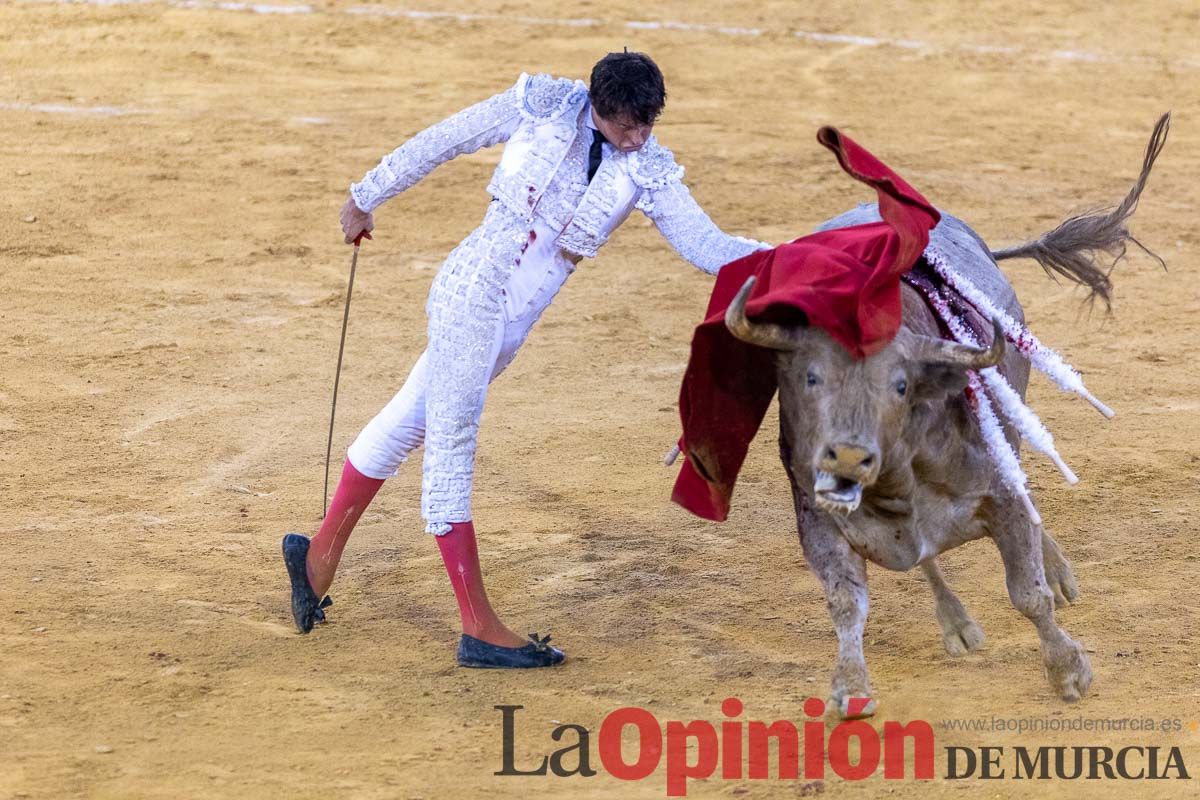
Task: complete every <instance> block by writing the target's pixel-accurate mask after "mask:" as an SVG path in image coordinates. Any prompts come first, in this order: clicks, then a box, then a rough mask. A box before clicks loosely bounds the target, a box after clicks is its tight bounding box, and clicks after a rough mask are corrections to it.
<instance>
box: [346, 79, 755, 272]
mask: <svg viewBox="0 0 1200 800" xmlns="http://www.w3.org/2000/svg"><path fill="white" fill-rule="evenodd" d="M589 107H590V106H589V104H588V92H587V87H586V86H585V85H584V84H583V82H582V81H571V80H568V79H565V78H553V77H551V76H549V75H534V76H529V75H527V74H524V73H522V74H521V77H520V78H519V79H518V80H517V82H516V84H514V85H513V86H512V87H511V88H510V89H508V90H507V91H505V92H501V93H500V94H497V95H495V96H494V97H491V98H489V99H487V100H484V101H483V102H481V103H477V104H475V105H473V106H471V107H470V108H467V109H465V110H464V111H461V112H459V113H458V114H455V115H454V116H452V117H450V118H449V119H447V120H445V121H443V122H440V123H438V124H436V125H434V126H432V127H430V128H427V129H425V130H423V131H421V132H420V133H418V134H417V135H416V136H414V137H413V138H412V139H410V140H408V141H407V142H405V143H404V144H402V145H401V146H400V147H398V148H396V150H394V151H393V152H392V153H390V154H388V155H387V156H385V157H384V158H383V160H382V161H381V162H380V163H379V165H378V166H377V167H375V168H374V169H372V170H371V171H370V172H368V173H367V174H366V175H365V176H364V177H363V180H362V181H361V182H360V183H356V184H354V185H353V186H352V187H351V190H350V191H351V195H352V196H353V198H354V202H355V204H356V205H357V206H358V207H359V208H360V209H362V210H363V211H373V210H374V209H375V208H376V207H377V206H379V205H380V204H381V203H383V202H384V201H385V200H388V199H390V198H392V197H395V196H396V195H398V194H400V193H401V192H403V191H404V190H405V189H408V188H409V187H411V186H413V185H414V184H416V183H417V182H418V181H420V180H421V179H422V178H423V177H425V176H426V175H428V174H429V173H430V172H431V171H433V169H434V168H435V167H437V166H438V165H439V164H443V163H445V162H446V161H449V160H450V159H452V158H454V157H455V156H460V155H464V154H466V153H473V152H475V151H477V150H480V149H482V148H484V147H490V146H492V145H496V144H500V143H501V142H507V144H506V146H505V148H504V155H503V156H502V158H501V160H500V164H499V165H498V166H497V167H496V171H495V173H494V174H493V176H492V180H491V182H490V183H489V184H488V187H487V188H488V191H489V192H490V193H491V194H492V196H493V197H494V198H496V199H497V200H498V201H499V202H501V203H503V204H504V205H505V206H506V207H507V208H508V209H509V210H511V211H512V212H513V213H514V214H516V215H517V217H518V218H520V219H522V220H524V221H526V222H532V221H533V220H534V219H535V218H537V219H539V220H541V221H542V222H543V223H545V224H546V225H547V226H549V227H550V228H551V229H552V230H553V231H554V232H555V234H556V236H557V239H556V244H557V245H558V246H559V247H560V248H562V249H563V250H565V251H567V252H570V253H574V254H576V255H579V256H584V257H592V256H595V255H596V251H597V250H599V248H600V247H601V246H602V245H603V244H604V243H605V242H606V241H607V240H608V237H609V236H610V235H611V234H612V232H613V231H614V230H615V229H616V228H617V227H618V226H619V225H620V224H621V223H622V222H623V221H624V220H625V219H626V217H628V216H629V213H630V212H631V211H632V210H633V208H634V207H635V206H636V207H637V208H639V209H641V210H642V211H643V212H644V213H645V214H646V215H647V216H648V217H649V218H650V219H651V220H653V222H654V224H655V226H656V227H657V228H658V230H659V231H660V232H661V233H662V235H663V236H664V237H665V238H666V239H667V241H668V242H670V244H671V246H672V247H674V248H675V250H676V251H678V252H679V254H680V255H681V256H683V257H684V258H685V259H687V260H688V261H690V262H691V263H692V264H694V265H696V266H697V267H699V268H700V269H702V270H704V271H705V272H709V273H716V272H717V270H719V269H720V268H721V266H722V265H724V264H726V263H728V262H730V261H733V260H735V259H737V258H741V257H742V256H744V255H746V254H748V253H750V252H753V251H755V250H759V249H762V248H765V247H768V246H769V245H766V244H764V243H762V242H757V241H754V240H751V239H746V238H743V237H740V236H730V235H728V234H726V233H724V232H723V231H721V229H720V228H718V227H717V226H716V225H715V224H714V223H713V221H712V220H711V219H709V217H708V215H707V214H705V213H704V211H703V210H702V209H701V208H700V206H699V205H698V204H697V203H696V201H695V199H694V198H693V197H692V195H691V192H689V191H688V188H687V186H685V185H684V183H683V180H682V179H683V167H681V166H679V165H678V164H676V163H675V157H674V155H673V154H672V153H671V151H670V150H668V149H667V148H665V147H663V146H662V145H660V144H659V143H658V141H657V139H655V137H654V136H653V135H652V136H650V137H649V139H648V140H647V141H646V143H645V145H643V146H642V148H641V149H640V150H638V151H636V152H633V153H622V152H617V153H616V154H614V155H612V156H610V157H607V158H605V159H604V161H603V162H601V165H600V168H599V170H598V171H597V172H596V175H595V177H594V178H593V180H592V181H591V183H590V184H589V183H588V182H587V178H586V175H587V171H586V165H587V151H588V146H589V145H590V142H588V141H584V139H585V137H583V136H580V135H579V133H580V131H581V130H588V128H587V127H586V125H581V124H580V123H581V119H580V117H581V115H582V114H583V113H585V112H586V111H587V109H588V108H589Z"/></svg>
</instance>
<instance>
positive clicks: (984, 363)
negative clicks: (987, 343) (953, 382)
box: [921, 320, 1004, 370]
mask: <svg viewBox="0 0 1200 800" xmlns="http://www.w3.org/2000/svg"><path fill="white" fill-rule="evenodd" d="M921 338H922V339H923V340H924V341H923V342H922V345H923V347H922V350H923V352H922V354H921V360H922V361H939V362H941V363H943V364H955V365H958V366H961V367H963V368H964V369H973V370H981V369H986V368H987V367H994V366H996V365H997V364H999V363H1000V359H1002V358H1004V329H1003V328H1001V327H1000V323H998V322H996V321H995V320H992V345H991V347H973V346H972V345H969V344H961V343H959V342H951V341H947V340H945V339H934V338H932V337H927V336H923V337H921Z"/></svg>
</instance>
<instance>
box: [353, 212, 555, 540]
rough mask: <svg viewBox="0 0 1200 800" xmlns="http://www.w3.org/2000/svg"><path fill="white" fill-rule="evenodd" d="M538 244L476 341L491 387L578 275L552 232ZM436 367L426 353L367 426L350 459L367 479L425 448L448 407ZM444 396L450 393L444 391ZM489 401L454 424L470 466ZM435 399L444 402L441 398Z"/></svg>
mask: <svg viewBox="0 0 1200 800" xmlns="http://www.w3.org/2000/svg"><path fill="white" fill-rule="evenodd" d="M539 227H540V226H539ZM477 233H478V232H477ZM539 239H540V242H538V243H539V244H541V246H540V247H532V248H529V251H528V252H526V253H524V254H523V256H522V257H521V258H520V263H519V265H518V266H517V268H516V270H515V271H514V272H513V273H512V275H511V276H509V277H508V279H507V281H506V283H505V284H504V289H503V290H502V291H501V292H500V294H501V295H502V298H501V299H502V303H501V313H500V315H499V318H498V319H497V320H496V321H495V324H494V325H492V326H490V330H491V331H492V335H491V337H490V341H472V342H471V343H470V349H471V350H472V351H473V352H475V353H485V354H486V355H484V358H485V359H486V360H487V362H488V363H489V364H490V376H489V378H488V382H489V383H490V382H491V381H492V380H495V378H496V377H497V376H498V375H499V374H500V373H501V372H503V371H504V369H505V368H506V367H507V366H508V365H509V364H510V363H512V360H513V358H514V357H515V356H516V354H517V350H518V349H520V347H521V345H522V344H523V343H524V342H525V339H526V337H527V336H528V335H529V331H530V330H531V329H532V328H533V326H534V323H536V322H537V320H538V318H540V317H541V315H542V312H544V311H545V310H546V308H547V306H549V305H550V302H551V301H552V300H553V299H554V296H555V295H556V294H557V293H558V290H559V289H560V288H561V287H562V284H563V283H564V282H565V281H566V279H567V277H568V276H569V275H570V274H571V272H572V271H573V270H574V265H573V264H572V263H571V262H570V261H568V260H567V258H566V257H565V256H564V255H563V254H562V253H561V252H560V251H558V250H557V249H556V248H553V247H552V246H551V242H552V241H553V234H552V232H550V231H548V230H547V231H544V232H542V235H541V236H539V237H535V241H537V240H539ZM431 322H432V318H431ZM435 330H437V329H436V328H435V327H434V325H432V324H431V326H430V335H431V336H433V335H434V333H435ZM485 330H487V329H485ZM431 346H432V343H431ZM434 363H435V359H433V358H432V357H431V355H430V351H429V350H428V349H427V350H426V351H425V352H423V353H422V354H421V357H420V358H418V359H417V363H416V364H415V365H414V366H413V368H412V370H411V371H410V372H409V375H408V378H407V379H406V380H405V381H404V385H403V386H402V387H401V388H400V391H398V392H397V393H396V395H395V396H394V397H393V398H392V399H391V401H390V402H389V403H388V404H387V405H386V406H384V408H383V410H382V411H380V412H379V413H378V414H377V415H375V417H374V419H372V420H371V421H370V422H369V423H367V426H366V427H365V428H363V430H362V432H361V433H359V435H358V437H357V438H356V439H355V440H354V443H353V444H351V445H350V447H349V449H348V450H347V453H346V457H347V458H348V459H349V461H350V463H351V464H352V465H353V466H354V468H355V469H356V470H358V471H359V472H361V473H362V474H363V475H366V476H367V477H370V478H377V479H383V478H389V477H391V476H393V475H395V474H396V472H397V470H398V468H399V466H400V465H401V464H402V463H404V462H405V461H407V460H408V457H409V455H410V454H411V453H412V452H413V451H414V450H416V449H417V448H419V447H421V446H422V444H424V443H425V440H426V436H425V434H426V430H427V427H428V426H427V414H428V413H429V409H430V407H434V408H443V407H444V406H445V403H444V402H439V403H433V402H431V394H433V393H435V392H437V391H439V387H444V386H446V385H447V383H446V381H444V380H443V381H439V380H438V377H439V376H437V375H436V374H434V372H433V370H434V367H433V364H434ZM442 377H444V376H442ZM451 385H452V384H451ZM440 391H443V392H444V391H449V390H448V389H444V388H443V389H440ZM485 396H486V386H485V387H483V391H482V392H480V393H479V394H478V395H477V402H476V401H475V398H474V397H472V398H471V399H472V401H473V402H471V404H470V406H469V407H470V408H471V411H472V413H473V419H469V420H468V419H461V420H458V419H456V420H455V421H454V424H455V425H456V426H457V428H458V429H459V430H460V431H470V436H469V438H470V440H471V441H470V443H469V446H470V456H469V457H470V458H471V460H472V461H473V456H474V432H475V431H476V430H477V429H478V425H479V418H480V415H481V414H482V413H483V400H484V397H485ZM434 399H437V400H441V399H442V398H434ZM435 413H436V412H435ZM432 446H433V442H432V441H431V442H430V447H432ZM431 455H432V453H431V452H429V453H427V454H426V459H427V460H428V459H430V457H431ZM425 483H426V484H428V483H429V476H428V475H426V476H425ZM458 484H459V488H458V491H457V492H454V493H455V494H461V493H465V494H466V495H467V497H464V498H461V500H460V501H459V502H456V503H455V504H454V505H455V506H456V507H457V508H459V509H469V499H470V498H469V495H470V491H471V481H470V477H469V476H468V478H467V480H466V481H465V482H463V481H459V482H458ZM424 493H425V494H426V495H428V493H429V492H428V487H427V486H426V487H425V490H424ZM426 499H428V498H426ZM466 513H467V516H466V518H465V519H433V518H431V515H429V514H428V513H427V515H426V516H427V519H429V521H430V522H431V528H430V530H431V531H432V532H438V533H440V532H445V530H446V528H447V526H446V523H448V522H466V521H468V520H469V519H470V517H469V512H466ZM462 515H464V513H463V512H462V511H460V512H459V513H458V514H454V513H450V514H449V516H462ZM438 516H446V515H444V514H443V515H438ZM435 526H436V527H435Z"/></svg>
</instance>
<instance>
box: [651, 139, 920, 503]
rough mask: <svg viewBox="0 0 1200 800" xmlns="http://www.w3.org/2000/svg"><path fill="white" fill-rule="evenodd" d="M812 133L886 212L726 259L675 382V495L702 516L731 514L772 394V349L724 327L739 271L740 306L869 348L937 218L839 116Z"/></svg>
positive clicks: (886, 328) (896, 312) (893, 321)
mask: <svg viewBox="0 0 1200 800" xmlns="http://www.w3.org/2000/svg"><path fill="white" fill-rule="evenodd" d="M817 141H819V142H820V143H821V144H823V145H825V146H826V147H828V148H829V149H830V150H832V151H833V153H834V155H836V156H837V159H838V163H839V164H841V167H842V169H844V170H845V171H846V172H847V173H849V174H850V175H851V176H853V177H854V178H857V179H858V180H860V181H862V182H863V183H865V184H867V185H868V186H871V187H873V188H874V189H875V190H876V191H877V192H878V194H879V214H880V216H881V217H882V218H883V222H876V223H872V224H869V225H855V226H853V227H850V228H841V229H839V230H832V231H824V232H821V233H815V234H812V235H811V236H804V237H802V238H800V239H797V240H795V241H794V242H789V243H787V244H781V245H779V246H778V247H776V248H774V249H771V250H762V251H759V252H757V253H752V254H750V255H748V256H746V257H744V258H740V259H738V260H737V261H733V262H730V263H729V264H726V265H725V266H724V267H722V268H721V271H720V273H719V274H718V275H717V282H716V285H715V286H713V292H712V298H711V299H710V300H709V303H708V312H707V313H706V314H705V317H704V322H702V323H701V324H700V325H699V326H698V327H697V328H696V333H695V335H694V336H693V337H692V354H691V359H690V360H689V361H688V366H687V371H686V372H685V373H684V376H683V387H682V388H681V390H680V393H679V414H680V417H681V418H682V421H683V437H682V438H681V439H680V442H679V444H680V448H681V450H682V452H683V453H684V454H685V455H686V456H687V461H686V462H685V463H684V465H683V469H682V470H681V471H680V473H679V477H678V478H677V479H676V481H675V490H674V492H673V493H672V495H671V499H672V500H674V501H675V502H676V503H679V504H680V505H681V506H683V507H684V508H686V509H687V510H688V511H691V512H692V513H693V514H696V515H697V516H700V517H704V518H705V519H711V520H716V521H718V522H721V521H723V520H724V519H725V518H726V516H728V514H729V498H730V496H731V495H732V494H733V485H734V483H735V481H736V480H737V475H738V471H739V470H740V469H741V467H742V462H743V461H745V459H746V451H747V449H748V448H749V446H750V440H751V439H753V438H754V435H755V434H756V433H757V432H758V427H759V425H760V424H761V423H762V419H763V416H764V415H765V414H766V413H767V408H768V407H769V406H770V405H771V398H772V397H774V395H775V389H776V382H775V367H774V356H773V354H772V352H771V351H769V350H765V349H763V348H761V347H755V346H753V345H749V344H746V343H744V342H742V341H740V340H738V339H736V338H734V336H733V334H731V333H730V332H729V330H728V329H727V328H726V327H725V310H726V309H727V308H728V307H729V304H730V303H731V302H732V301H733V298H734V296H735V295H736V294H737V293H738V290H739V289H741V288H742V286H743V284H745V282H746V279H747V278H749V277H750V276H751V275H754V276H755V277H756V278H757V280H756V282H755V286H754V289H753V291H752V292H751V293H750V297H749V299H748V300H747V302H746V316H747V318H749V319H751V320H760V321H767V322H775V323H781V324H793V325H795V324H809V325H817V326H820V327H821V328H823V329H824V330H825V331H826V332H827V333H828V334H829V335H830V336H832V337H833V339H834V340H835V341H837V342H838V343H839V344H841V345H842V346H843V347H845V348H846V349H847V350H848V351H849V352H850V353H851V355H853V356H854V357H855V358H866V357H867V356H869V355H871V354H873V353H876V352H878V351H880V350H882V349H883V348H884V347H885V346H886V345H887V343H888V342H890V341H891V340H892V338H893V337H894V336H895V335H896V332H897V331H898V330H899V329H900V276H901V275H903V274H904V273H905V272H908V271H909V270H910V269H911V268H912V266H913V264H915V263H916V261H917V259H918V258H920V256H921V254H922V253H923V252H924V250H925V246H926V245H927V244H928V243H929V231H930V230H932V229H933V227H934V226H935V225H937V223H938V221H939V220H940V219H941V216H940V215H939V214H938V212H937V210H936V209H935V208H934V207H933V206H931V205H930V204H929V201H927V200H926V199H925V198H924V197H922V196H921V195H920V194H919V193H918V192H917V191H916V190H915V189H913V188H912V187H911V186H909V185H908V184H907V183H906V182H905V181H904V180H903V179H902V178H901V177H900V176H898V175H896V174H895V173H894V172H892V171H891V170H890V169H888V167H887V166H885V165H884V164H883V163H882V162H881V161H879V159H877V158H875V156H873V155H871V154H870V153H869V152H867V151H866V150H864V149H863V148H862V147H860V146H859V145H858V144H857V143H855V142H854V141H853V140H851V139H849V138H848V137H846V136H844V135H842V134H841V133H840V132H838V131H837V130H836V129H835V128H821V130H820V131H818V132H817Z"/></svg>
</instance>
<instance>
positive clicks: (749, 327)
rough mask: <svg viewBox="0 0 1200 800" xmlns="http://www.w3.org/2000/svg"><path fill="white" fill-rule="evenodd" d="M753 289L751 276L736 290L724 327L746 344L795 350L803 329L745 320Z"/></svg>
mask: <svg viewBox="0 0 1200 800" xmlns="http://www.w3.org/2000/svg"><path fill="white" fill-rule="evenodd" d="M753 288H754V276H753V275H751V276H750V277H749V278H747V279H746V282H745V283H744V284H742V288H741V289H740V290H738V293H737V296H736V297H734V298H733V302H732V303H730V304H729V308H728V309H726V311H725V327H726V328H728V329H729V332H730V333H732V334H733V335H734V336H735V337H737V338H738V339H741V340H742V341H743V342H745V343H746V344H752V345H755V346H757V347H768V348H770V349H772V350H795V349H796V348H798V347H799V346H800V343H801V342H803V341H804V328H785V327H783V326H782V325H775V324H772V323H770V322H751V321H750V320H748V319H746V298H748V297H749V296H750V290H751V289H753Z"/></svg>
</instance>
